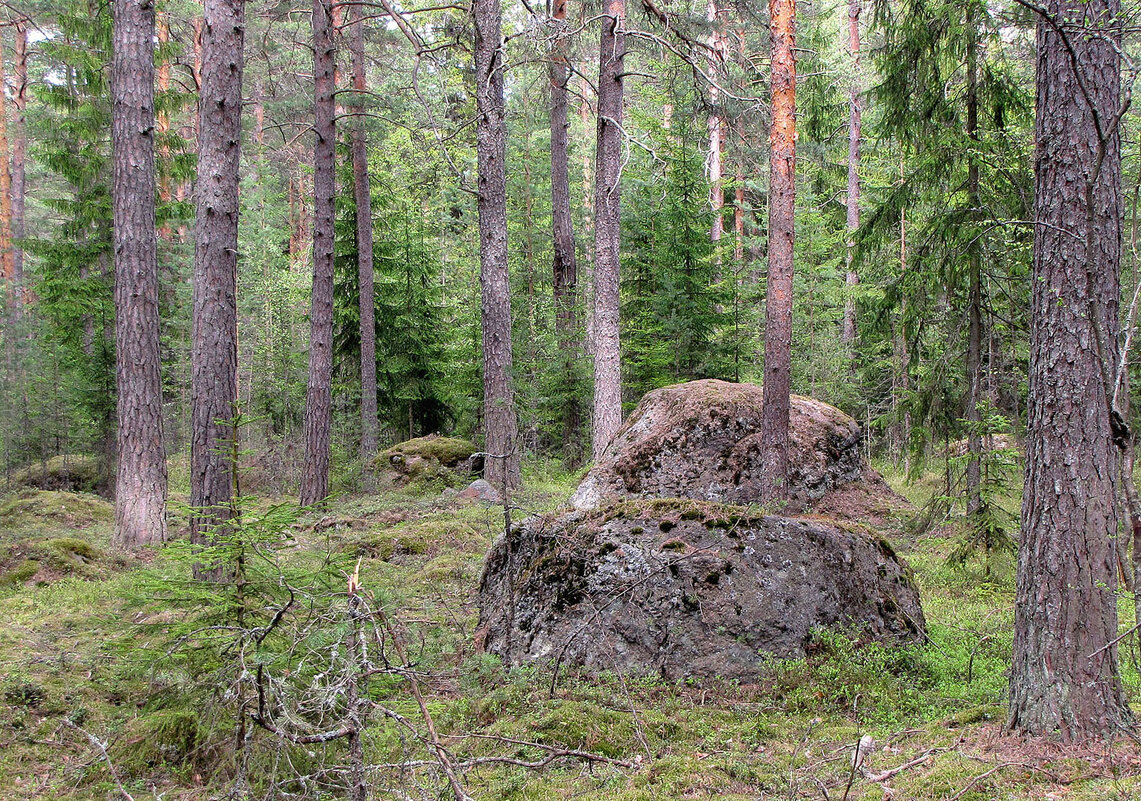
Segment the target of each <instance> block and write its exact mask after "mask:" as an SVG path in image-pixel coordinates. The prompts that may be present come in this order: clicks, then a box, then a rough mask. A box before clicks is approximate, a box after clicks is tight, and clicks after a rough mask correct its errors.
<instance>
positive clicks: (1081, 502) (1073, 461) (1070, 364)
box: [1009, 0, 1131, 740]
mask: <svg viewBox="0 0 1141 801" xmlns="http://www.w3.org/2000/svg"><path fill="white" fill-rule="evenodd" d="M1118 13H1119V5H1118V0H1092V2H1087V1H1086V0H1047V2H1046V4H1045V16H1044V17H1043V18H1040V19H1039V21H1038V69H1037V115H1036V123H1035V141H1036V152H1035V165H1034V179H1035V187H1034V189H1035V192H1034V197H1035V209H1034V214H1035V221H1036V222H1037V223H1038V224H1037V225H1036V226H1035V229H1034V268H1033V280H1032V282H1031V285H1032V287H1033V289H1032V307H1031V308H1032V317H1031V346H1030V395H1029V414H1028V418H1027V437H1026V481H1025V486H1024V490H1023V496H1022V537H1021V542H1020V547H1019V554H1018V577H1017V589H1016V604H1015V621H1014V659H1013V665H1012V669H1011V676H1010V717H1009V726H1010V728H1011V729H1013V730H1016V731H1020V732H1025V733H1028V734H1038V735H1041V734H1053V733H1055V732H1059V733H1060V734H1061V736H1062V737H1063V738H1064V739H1066V740H1084V739H1089V738H1091V737H1096V736H1099V735H1103V734H1107V733H1109V732H1111V731H1112V730H1114V729H1115V728H1116V727H1118V726H1121V725H1124V724H1126V723H1127V722H1128V721H1129V720H1130V718H1131V715H1130V712H1129V708H1128V706H1127V705H1126V703H1125V699H1124V696H1123V691H1122V685H1121V680H1120V677H1119V675H1118V654H1117V647H1116V645H1115V644H1114V638H1115V637H1116V636H1117V600H1116V597H1115V587H1116V583H1117V580H1116V560H1115V559H1114V545H1113V538H1114V537H1116V536H1117V522H1118V521H1117V504H1116V495H1115V489H1116V484H1117V480H1118V467H1117V458H1116V456H1117V454H1116V453H1115V452H1114V444H1113V436H1114V434H1115V432H1114V426H1113V425H1112V424H1111V420H1112V416H1111V413H1110V412H1111V406H1112V379H1111V378H1109V379H1108V380H1107V378H1108V377H1109V376H1112V375H1114V372H1115V369H1116V363H1117V359H1118V344H1117V333H1118V314H1119V309H1118V306H1119V297H1120V286H1119V282H1120V277H1119V271H1120V259H1121V205H1122V200H1121V149H1120V136H1119V131H1118V126H1117V122H1118V120H1117V116H1118V111H1119V96H1120V88H1121V83H1120V68H1121V60H1120V56H1119V53H1120V50H1119V49H1118V48H1119V46H1120V35H1121V34H1120V19H1119V17H1118ZM1092 29H1097V30H1098V31H1099V32H1100V35H1099V36H1097V37H1091V36H1088V35H1087V34H1086V33H1085V31H1087V30H1092ZM1060 31H1065V34H1063V33H1060Z"/></svg>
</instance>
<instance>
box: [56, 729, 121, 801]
mask: <svg viewBox="0 0 1141 801" xmlns="http://www.w3.org/2000/svg"><path fill="white" fill-rule="evenodd" d="M62 722H63V725H64V726H67V727H68V728H69V729H74V730H75V731H77V732H79V733H80V734H82V735H83V736H84V737H86V738H87V742H89V743H91V747H92V748H94V749H95V750H96V751H98V752H99V755H100V756H101V757H103V761H104V762H106V763H107V770H109V771H110V772H111V778H112V779H114V780H115V786H116V787H118V788H119V795H121V796H123V798H124V801H135V797H134V796H132V795H131V794H130V793H128V792H127V788H126V787H124V786H123V783H122V782H121V781H119V774H118V772H116V770H115V764H114V763H113V762H112V761H111V756H110V755H109V754H108V753H107V743H105V742H103V741H102V740H100V739H99V738H98V737H96V736H95V735H94V734H92V733H91V732H89V731H88V730H87V729H85V728H83V727H82V726H80V725H79V724H78V723H73V722H72V721H70V720H68V719H67V718H63V719H62Z"/></svg>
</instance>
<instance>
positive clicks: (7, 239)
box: [0, 39, 16, 304]
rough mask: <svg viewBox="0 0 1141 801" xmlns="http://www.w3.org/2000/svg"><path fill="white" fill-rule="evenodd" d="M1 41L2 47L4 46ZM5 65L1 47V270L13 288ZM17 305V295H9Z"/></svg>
mask: <svg viewBox="0 0 1141 801" xmlns="http://www.w3.org/2000/svg"><path fill="white" fill-rule="evenodd" d="M2 41H3V40H2V39H0V45H2ZM5 73H6V69H5V63H4V48H3V47H2V46H0V88H2V89H3V90H4V91H0V265H2V266H0V270H2V272H3V274H4V279H5V283H6V284H7V285H8V286H9V287H12V286H14V284H15V280H16V255H15V253H13V252H12V172H11V168H10V165H11V159H10V158H9V141H8V91H7V85H8V80H7V77H6V74H5ZM8 297H9V301H10V302H11V303H13V304H14V303H15V300H16V293H15V292H11V293H10V294H9V296H8Z"/></svg>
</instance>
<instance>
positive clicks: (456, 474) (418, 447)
mask: <svg viewBox="0 0 1141 801" xmlns="http://www.w3.org/2000/svg"><path fill="white" fill-rule="evenodd" d="M374 466H375V467H376V469H377V473H378V478H379V479H380V481H381V483H382V485H388V486H391V487H406V486H408V485H410V484H415V483H423V484H431V483H434V482H439V483H443V484H447V485H453V484H458V485H460V486H465V485H467V484H468V483H469V482H470V481H471V480H472V476H474V475H479V474H480V473H482V472H483V456H482V454H480V453H479V452H478V451H477V450H476V447H475V444H474V443H472V442H470V441H468V440H466V439H457V438H455V437H441V436H440V435H438V434H429V435H428V436H426V437H416V438H415V439H407V440H404V442H398V443H397V444H395V445H393V446H392V447H391V448H389V449H388V450H386V451H384V452H382V453H380V454H379V455H378V456H377V457H376V462H375V464H374Z"/></svg>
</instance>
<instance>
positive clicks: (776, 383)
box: [761, 0, 796, 501]
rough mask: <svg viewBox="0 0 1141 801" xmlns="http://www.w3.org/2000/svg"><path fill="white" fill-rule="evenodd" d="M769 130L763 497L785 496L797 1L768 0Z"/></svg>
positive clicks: (794, 164) (794, 161)
mask: <svg viewBox="0 0 1141 801" xmlns="http://www.w3.org/2000/svg"><path fill="white" fill-rule="evenodd" d="M769 18H770V20H771V22H770V26H771V35H772V95H773V98H772V127H771V129H770V134H769V144H770V149H771V153H772V155H771V159H770V161H771V166H770V168H769V198H770V199H769V280H768V288H767V293H766V300H765V379H764V399H763V400H762V402H761V432H762V440H761V460H762V461H761V464H762V465H763V467H764V472H763V474H762V476H761V497H763V498H764V499H765V500H766V501H770V500H777V499H781V498H784V497H786V496H787V492H788V418H789V405H790V398H789V393H790V386H789V380H790V364H791V350H792V256H793V243H794V241H795V237H796V233H795V226H794V222H795V216H794V215H795V209H796V51H795V49H794V48H795V46H796V0H769Z"/></svg>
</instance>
